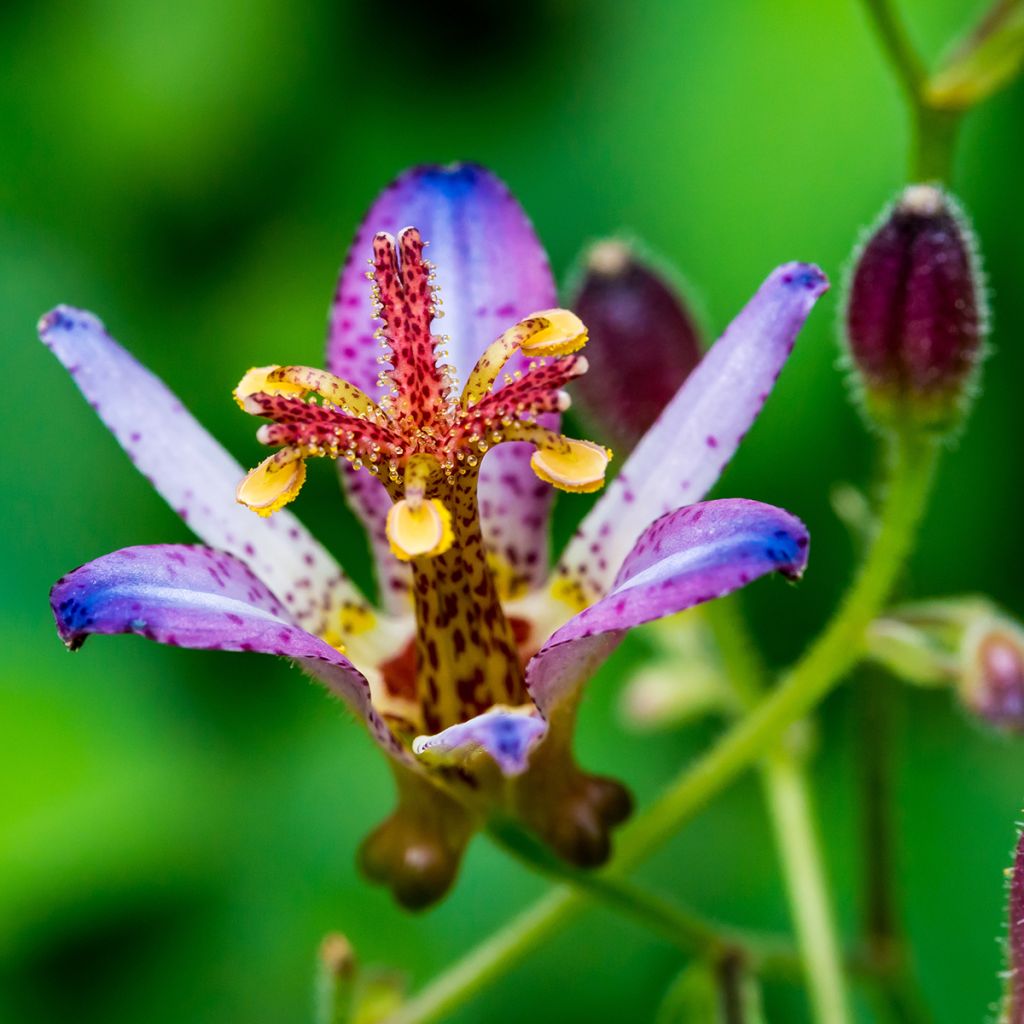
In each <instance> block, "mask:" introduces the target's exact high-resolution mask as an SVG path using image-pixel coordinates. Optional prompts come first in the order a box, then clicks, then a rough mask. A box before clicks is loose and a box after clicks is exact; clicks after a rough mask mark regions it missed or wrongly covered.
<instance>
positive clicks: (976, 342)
mask: <svg viewBox="0 0 1024 1024" xmlns="http://www.w3.org/2000/svg"><path fill="white" fill-rule="evenodd" d="M844 326H845V331H846V338H847V342H848V345H849V351H850V356H851V359H852V362H853V364H854V366H855V367H856V369H857V370H858V371H859V376H860V379H861V382H862V384H863V388H864V398H865V404H866V409H867V412H868V414H869V415H870V416H871V418H872V419H874V420H875V421H876V422H881V423H883V424H887V425H894V424H897V423H912V424H914V425H915V426H917V427H919V428H922V429H928V430H936V431H940V432H942V431H945V430H948V429H950V428H951V427H954V426H956V424H957V423H958V422H959V420H960V419H961V418H962V414H963V412H964V407H965V404H966V403H965V400H966V398H967V397H968V396H969V394H970V390H971V379H972V377H973V375H974V371H975V369H976V367H977V365H978V363H979V360H980V357H981V353H982V343H983V339H984V335H985V330H986V312H985V296H984V288H983V284H982V280H981V275H980V271H979V268H978V258H977V250H976V246H975V242H974V235H973V233H972V231H971V228H970V225H969V224H968V223H967V219H966V217H965V216H964V215H963V213H962V212H961V211H960V208H959V206H958V205H957V203H956V202H955V200H953V199H952V198H951V197H950V196H949V195H948V194H946V193H945V192H943V191H942V189H940V188H938V187H937V186H934V185H911V186H910V187H908V188H907V189H905V190H904V192H903V194H902V195H901V196H900V197H899V199H898V200H897V201H896V203H895V204H894V205H893V206H892V207H891V209H890V210H889V211H888V212H887V213H886V215H885V216H884V218H883V220H882V222H881V224H880V225H879V227H878V228H877V229H876V230H875V231H874V233H873V234H872V235H871V236H870V238H869V239H868V241H867V243H866V244H865V245H864V247H863V248H862V249H861V251H860V253H859V254H858V256H857V258H856V262H855V264H854V267H853V272H852V274H851V277H850V282H849V289H848V293H847V303H846V310H845V325H844Z"/></svg>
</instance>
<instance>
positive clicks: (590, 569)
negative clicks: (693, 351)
mask: <svg viewBox="0 0 1024 1024" xmlns="http://www.w3.org/2000/svg"><path fill="white" fill-rule="evenodd" d="M827 288H828V280H827V279H826V277H825V275H824V274H823V273H822V272H821V271H820V270H819V269H818V268H817V267H813V266H810V265H808V264H806V263H787V264H785V265H784V266H781V267H778V268H777V269H776V270H774V271H773V272H772V273H771V274H770V275H769V276H768V279H767V280H766V281H765V282H764V284H762V285H761V287H760V288H759V289H758V291H757V294H756V295H755V296H754V297H753V298H752V299H751V300H750V302H748V303H747V305H746V306H745V307H744V308H743V310H742V311H741V312H740V314H739V316H737V317H736V319H735V320H733V322H732V323H731V324H730V325H729V327H728V328H727V329H726V331H725V333H724V334H723V335H722V337H721V338H720V339H719V340H718V342H717V343H716V344H715V345H714V346H713V347H712V349H711V350H710V351H709V352H708V354H707V355H706V356H705V357H704V358H703V359H702V360H701V362H700V364H699V365H698V367H697V368H696V369H695V370H694V371H693V373H692V374H690V376H689V377H688V378H687V380H686V383H685V384H684V385H683V386H682V388H680V390H679V392H678V393H677V394H676V396H675V398H673V399H672V401H671V402H670V403H669V404H668V406H667V407H666V408H665V410H664V411H663V412H662V414H661V416H660V417H659V418H658V419H657V421H656V422H655V424H654V426H652V427H651V429H650V430H648V431H647V433H646V434H645V435H644V437H643V438H642V439H641V441H640V443H639V444H638V445H637V446H636V448H635V449H634V451H633V453H632V455H630V457H629V458H628V459H627V460H626V463H625V465H624V466H623V467H622V470H621V472H620V473H619V475H618V476H617V477H616V478H615V480H614V481H613V482H612V483H611V484H610V485H609V486H608V488H607V490H606V491H605V493H604V495H603V496H602V497H601V500H600V501H599V502H598V503H597V505H596V506H595V507H594V509H593V510H592V511H591V512H590V514H589V515H588V516H587V517H586V519H584V520H583V523H582V525H581V526H580V530H579V532H578V534H577V536H576V537H575V539H574V540H573V541H572V543H571V544H570V545H569V547H568V548H567V549H566V552H565V554H564V556H563V557H562V561H561V563H560V566H559V571H561V572H562V573H563V575H565V574H567V575H569V576H570V577H573V578H577V579H581V580H582V581H583V582H584V584H585V590H586V591H587V592H588V593H591V594H594V595H600V594H603V593H605V592H606V590H607V588H608V587H609V585H610V584H611V582H612V580H613V579H614V578H615V575H616V573H617V572H618V571H619V567H620V566H621V565H622V561H623V559H624V558H625V557H626V554H627V552H628V551H629V550H630V548H632V547H633V544H634V543H635V542H636V539H637V538H638V537H639V536H640V534H641V533H642V532H643V530H644V529H645V528H646V527H647V525H648V524H649V523H651V522H652V521H653V520H655V519H656V518H657V517H658V516H661V515H664V514H665V513H666V512H670V511H671V510H672V509H676V508H679V507H680V506H681V505H688V504H691V503H692V502H695V501H699V500H700V499H701V498H702V497H703V496H704V495H705V494H707V492H708V490H710V488H711V487H712V486H713V485H714V483H715V481H716V480H717V479H718V477H719V475H720V474H721V472H722V470H723V469H724V468H725V465H726V463H727V462H728V461H729V459H730V458H731V457H732V454H733V452H735V451H736V448H737V446H738V445H739V443H740V441H741V440H742V439H743V436H744V435H745V434H746V432H747V431H748V430H749V429H750V426H751V424H752V423H753V422H754V420H755V419H756V418H757V415H758V413H759V412H760V411H761V407H762V406H763V405H764V402H765V400H766V399H767V397H768V394H769V392H770V391H771V389H772V386H773V385H774V384H775V381H776V380H777V379H778V376H779V373H780V372H781V370H782V367H783V365H784V363H785V362H786V359H787V357H788V356H789V353H790V352H791V351H792V349H793V344H794V342H795V340H796V336H797V333H798V332H799V330H800V328H801V327H802V326H803V323H804V320H805V319H806V318H807V315H808V313H810V311H811V309H812V307H813V306H814V303H815V302H816V301H817V300H818V298H819V296H821V295H822V294H823V293H824V292H825V291H826V290H827Z"/></svg>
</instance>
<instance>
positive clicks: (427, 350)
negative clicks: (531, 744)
mask: <svg viewBox="0 0 1024 1024" xmlns="http://www.w3.org/2000/svg"><path fill="white" fill-rule="evenodd" d="M423 245H424V243H423V241H422V239H421V238H420V234H419V232H418V231H417V230H416V229H415V228H406V229H404V230H403V231H401V232H400V233H399V235H398V239H397V242H396V240H395V239H393V238H392V237H391V236H390V235H388V234H385V233H380V234H378V235H377V236H376V237H375V238H374V242H373V260H372V264H373V270H372V271H371V272H370V273H369V274H368V276H369V277H370V279H371V280H372V282H373V286H372V287H373V298H374V300H375V312H376V314H377V316H378V318H379V319H380V321H381V326H380V328H379V330H378V332H377V335H378V337H379V338H380V339H381V342H382V345H383V348H384V353H383V355H382V356H381V359H380V362H381V364H382V372H381V374H380V378H379V383H380V385H381V387H382V389H383V391H384V394H383V396H382V397H381V399H380V401H379V402H378V401H374V400H373V399H372V398H371V397H370V396H369V395H367V394H366V393H365V392H363V391H361V390H360V389H359V388H357V387H355V386H354V385H352V384H349V383H348V382H347V381H344V380H342V379H341V378H339V377H335V376H334V375H333V374H330V373H327V372H326V371H324V370H317V369H313V368H310V367H304V366H266V367H258V368H255V369H252V370H250V371H249V372H248V373H247V374H246V375H245V376H244V377H243V378H242V380H241V382H240V383H239V385H238V387H237V388H236V389H235V397H236V399H237V401H238V403H239V404H240V405H241V407H242V408H243V409H244V410H245V411H247V412H250V413H253V414H255V415H259V416H264V417H266V418H267V419H268V420H269V421H270V422H269V423H266V424H264V425H263V426H262V427H261V428H260V429H259V431H258V433H257V437H258V439H259V440H260V441H261V442H263V443H264V444H267V445H273V446H276V447H278V449H279V450H278V451H277V452H276V453H275V454H273V455H271V456H270V457H268V458H267V459H265V460H264V461H263V462H261V463H260V465H259V466H257V467H256V468H255V469H253V470H252V471H251V472H250V473H249V474H248V475H247V476H246V478H245V479H244V480H243V481H242V482H241V483H240V484H239V487H238V493H237V497H238V500H239V502H241V503H242V504H243V505H246V506H248V507H249V508H251V509H252V510H253V511H254V512H257V513H258V514H259V515H263V516H267V515H271V514H272V513H273V512H275V511H276V510H277V509H279V508H281V507H282V506H283V505H285V504H287V503H288V502H290V501H292V500H293V499H294V498H295V497H296V495H297V494H298V492H299V490H300V489H301V487H302V484H303V483H304V481H305V475H306V474H305V460H306V459H308V458H312V457H318V456H319V457H323V456H326V457H330V458H335V459H336V458H344V459H347V460H348V461H349V462H350V463H352V465H353V466H354V467H355V468H357V469H365V470H367V471H368V472H370V473H372V474H373V475H374V476H376V477H377V478H378V479H379V480H380V481H381V482H382V483H383V484H384V486H385V487H386V488H387V490H388V493H389V494H390V496H391V499H392V502H393V505H392V507H391V509H390V511H389V513H388V517H387V524H386V525H387V535H388V539H389V541H390V544H391V550H392V552H393V553H394V555H395V557H396V558H399V559H401V560H403V561H408V562H411V564H412V571H413V601H414V604H415V610H416V621H417V640H416V652H417V659H416V661H417V664H416V692H417V701H418V704H419V706H420V708H421V710H422V721H420V722H415V723H410V725H411V726H412V727H413V728H417V729H419V728H426V729H430V730H436V729H440V728H445V727H447V726H448V725H452V724H455V723H458V722H461V721H465V720H466V719H467V718H469V717H472V716H473V715H475V714H478V713H480V712H481V711H484V710H486V709H487V708H488V707H491V706H492V705H494V704H498V703H503V704H520V703H524V702H526V700H527V695H526V690H525V684H524V682H523V674H522V668H521V666H520V660H519V658H518V656H517V654H516V643H515V638H514V636H513V635H512V631H511V629H510V627H509V624H508V622H507V620H506V618H505V615H504V613H503V611H502V608H501V604H500V601H499V595H498V590H497V587H496V585H495V581H494V577H493V575H492V572H491V569H490V568H489V567H488V562H487V557H486V552H485V550H484V543H483V537H482V535H481V531H480V517H479V512H478V509H477V498H476V489H477V477H478V473H479V465H480V460H481V459H482V458H483V456H484V455H485V454H486V453H487V452H488V451H489V450H490V449H491V448H492V447H494V446H495V445H498V444H502V443H504V442H506V441H526V442H529V443H531V444H532V445H534V447H535V451H534V453H533V456H532V458H531V465H532V467H533V469H534V472H535V473H536V474H537V475H538V476H539V477H540V478H541V479H542V480H545V481H547V482H548V483H550V484H552V485H553V486H555V487H558V488H560V489H562V490H567V491H591V490H596V489H597V488H599V487H600V486H601V485H602V484H603V482H604V475H605V470H606V468H607V465H608V461H609V459H610V458H611V452H610V451H608V450H607V449H606V448H603V447H601V446H600V445H596V444H593V443H591V442H589V441H578V440H574V439H570V438H567V437H565V436H563V435H562V434H559V433H557V432H555V431H553V430H551V429H549V428H548V427H546V426H544V425H543V423H542V422H541V418H542V417H543V416H544V415H545V414H548V413H557V412H561V411H563V410H564V409H566V408H567V407H568V404H569V398H568V395H567V394H566V392H565V391H564V387H565V385H566V384H567V383H568V382H569V381H570V380H572V378H573V377H576V376H578V375H579V374H581V373H583V372H585V371H586V360H585V359H584V358H583V357H582V356H580V355H577V354H575V353H576V352H578V350H579V349H580V348H582V347H583V345H584V344H585V343H586V340H587V332H586V328H585V327H584V326H583V324H582V323H581V322H580V320H579V319H578V318H577V317H576V316H575V315H574V314H572V313H570V312H568V311H567V310H563V309H553V310H545V311H542V312H539V313H534V314H533V315H532V316H529V317H527V318H526V319H524V320H521V321H520V322H519V323H517V324H515V325H514V326H512V327H510V328H509V329H508V330H507V331H505V333H504V334H502V335H501V337H500V338H498V339H497V341H495V342H493V344H491V345H490V346H489V347H488V348H487V349H486V351H485V352H484V353H483V355H482V356H481V357H480V359H479V360H478V361H477V364H476V366H475V367H474V368H473V370H472V372H471V373H470V374H469V376H468V378H467V379H466V384H465V387H464V388H463V389H462V391H461V393H460V394H456V393H455V389H454V376H453V372H452V368H450V367H448V366H447V365H445V364H444V363H443V362H442V358H443V352H441V350H440V347H439V346H440V342H441V339H440V338H439V337H438V336H436V335H434V334H433V333H432V332H431V329H430V328H431V324H432V322H433V320H434V318H435V316H436V315H437V308H436V288H435V287H434V285H433V283H432V281H433V273H432V267H431V264H430V263H429V262H428V261H427V260H425V259H424V258H423ZM517 352H522V353H524V354H525V355H527V356H528V357H530V358H531V362H530V363H529V366H528V368H527V370H525V371H523V372H519V371H517V372H515V373H507V372H503V371H504V370H505V365H506V363H507V362H508V360H509V359H510V358H511V357H512V356H513V355H514V354H515V353H517Z"/></svg>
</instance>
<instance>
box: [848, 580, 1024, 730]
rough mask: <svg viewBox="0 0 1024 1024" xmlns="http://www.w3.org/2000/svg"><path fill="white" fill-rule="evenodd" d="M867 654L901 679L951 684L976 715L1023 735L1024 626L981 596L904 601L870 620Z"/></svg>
mask: <svg viewBox="0 0 1024 1024" xmlns="http://www.w3.org/2000/svg"><path fill="white" fill-rule="evenodd" d="M867 644H868V656H869V657H871V658H872V659H873V660H874V661H875V662H877V663H878V664H881V665H883V666H884V667H885V668H887V669H888V670H889V671H890V672H892V673H893V675H895V676H897V677H899V678H901V679H903V680H904V681H905V682H908V683H913V684H916V685H919V686H943V685H946V686H951V687H953V688H955V690H956V692H957V695H958V696H959V698H960V702H961V703H962V704H963V706H964V707H965V708H966V709H967V710H968V711H969V712H970V713H971V714H972V715H974V716H975V717H977V718H979V719H981V720H982V721H984V722H985V723H986V724H988V725H990V726H993V727H995V728H996V729H999V730H1001V731H1003V732H1008V733H1018V734H1024V626H1022V625H1021V624H1020V623H1019V622H1017V621H1016V620H1015V619H1013V618H1011V617H1010V616H1009V615H1008V614H1007V613H1006V612H1005V611H1003V610H1002V609H1001V608H999V607H998V606H997V605H995V604H993V603H992V602H991V601H989V600H988V599H987V598H983V597H958V598H944V599H941V600H935V601H922V602H919V603H917V604H909V605H904V606H903V607H901V608H896V609H893V610H892V611H890V612H889V613H888V614H886V615H885V616H884V617H883V618H880V619H877V620H876V621H875V622H874V623H872V625H871V628H870V629H869V630H868V634H867Z"/></svg>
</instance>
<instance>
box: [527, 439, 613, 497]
mask: <svg viewBox="0 0 1024 1024" xmlns="http://www.w3.org/2000/svg"><path fill="white" fill-rule="evenodd" d="M561 440H562V441H563V444H561V445H555V446H551V447H545V448H538V449H537V450H536V451H535V452H534V453H533V455H532V456H531V458H530V466H531V467H532V469H533V471H534V473H536V474H537V476H539V477H540V478H541V480H544V481H545V482H546V483H549V484H551V485H552V486H553V487H557V488H558V489H559V490H560V491H573V492H575V493H577V494H589V493H590V492H591V491H597V490H600V489H601V488H602V487H603V486H604V475H605V471H606V470H607V469H608V463H609V462H610V461H611V458H612V453H611V450H610V449H608V448H605V447H603V446H602V445H599V444H594V443H593V441H575V440H572V439H570V438H562V439H561Z"/></svg>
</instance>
